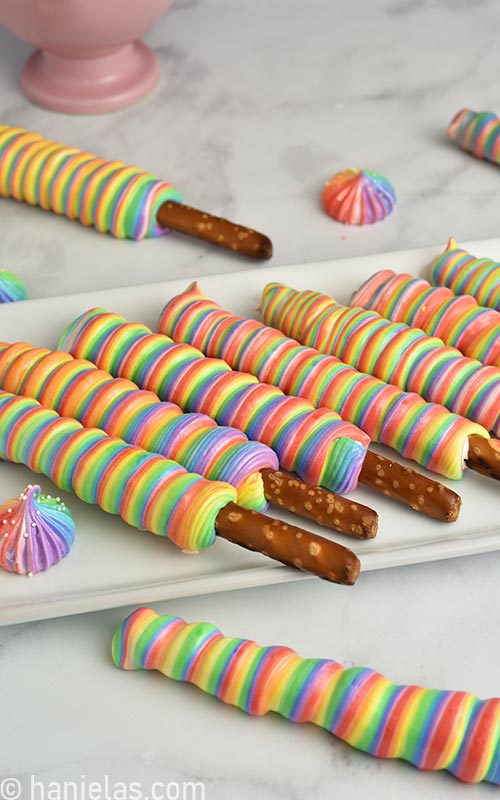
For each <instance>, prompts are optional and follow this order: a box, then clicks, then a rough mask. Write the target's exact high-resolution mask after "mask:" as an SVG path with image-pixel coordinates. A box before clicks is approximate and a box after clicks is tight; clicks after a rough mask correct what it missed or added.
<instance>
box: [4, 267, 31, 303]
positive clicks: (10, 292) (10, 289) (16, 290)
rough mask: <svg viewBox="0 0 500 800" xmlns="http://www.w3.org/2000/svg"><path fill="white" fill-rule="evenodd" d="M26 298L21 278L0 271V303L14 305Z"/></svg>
mask: <svg viewBox="0 0 500 800" xmlns="http://www.w3.org/2000/svg"><path fill="white" fill-rule="evenodd" d="M27 297H28V293H27V291H26V286H25V284H24V282H23V281H22V280H21V278H18V277H17V275H14V273H13V272H8V271H7V270H6V269H0V303H16V302H18V301H19V300H26V298H27Z"/></svg>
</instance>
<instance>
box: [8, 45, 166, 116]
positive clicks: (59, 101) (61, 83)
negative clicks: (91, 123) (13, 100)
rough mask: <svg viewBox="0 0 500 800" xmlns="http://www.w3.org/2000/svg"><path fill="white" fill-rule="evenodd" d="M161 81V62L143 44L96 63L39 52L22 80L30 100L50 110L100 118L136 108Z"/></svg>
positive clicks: (109, 53)
mask: <svg viewBox="0 0 500 800" xmlns="http://www.w3.org/2000/svg"><path fill="white" fill-rule="evenodd" d="M158 78H159V65H158V59H157V58H156V56H155V55H154V53H153V52H152V50H150V48H149V47H146V45H145V44H143V43H142V42H134V43H132V44H127V45H124V46H123V47H119V48H117V49H116V50H112V51H111V52H108V53H106V54H105V55H102V56H99V57H96V56H94V57H92V58H74V57H72V58H65V57H63V56H59V55H54V54H52V53H49V52H47V51H44V50H37V51H36V52H35V53H33V55H32V56H30V58H29V59H28V60H27V62H26V64H25V66H24V69H23V73H22V78H21V84H22V87H23V90H24V93H25V94H26V96H27V97H28V98H29V99H30V100H32V101H33V102H34V103H37V104H38V105H40V106H44V108H50V109H51V110H52V111H63V112H66V113H69V114H95V113H101V112H104V111H112V110H113V109H117V108H122V107H123V106H127V105H130V104H131V103H135V102H136V101H137V100H140V99H141V97H144V96H145V95H147V94H149V92H151V90H152V89H153V88H154V87H155V86H156V84H157V82H158Z"/></svg>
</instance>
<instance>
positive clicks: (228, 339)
mask: <svg viewBox="0 0 500 800" xmlns="http://www.w3.org/2000/svg"><path fill="white" fill-rule="evenodd" d="M158 327H159V329H160V330H161V331H163V332H164V333H165V334H167V333H168V335H169V336H172V338H173V339H175V340H176V341H179V342H190V343H191V344H192V345H194V346H195V347H199V348H200V350H203V351H204V352H205V353H206V354H207V355H210V356H215V355H217V356H218V357H220V358H224V359H225V360H226V361H227V362H228V363H229V364H231V365H232V366H234V367H238V368H239V369H242V370H246V371H247V372H250V373H252V374H254V375H256V376H257V377H258V378H259V379H261V380H265V381H268V382H269V383H272V384H275V385H277V386H279V387H280V388H281V389H282V390H283V391H285V392H289V393H290V394H296V395H299V396H301V397H305V398H307V399H308V400H310V401H311V402H312V403H313V405H315V406H318V407H320V406H324V407H326V408H333V409H334V410H335V411H337V412H338V413H339V414H340V415H341V416H342V417H343V418H344V419H347V420H349V421H350V422H352V423H354V424H355V425H359V426H360V427H361V428H363V429H364V430H365V431H366V433H368V435H369V436H370V437H371V438H372V439H373V440H374V441H378V442H380V443H381V444H385V445H387V446H388V447H392V448H393V449H395V450H397V452H399V453H401V455H403V456H404V457H405V458H411V459H413V460H414V461H417V462H418V463H419V464H421V465H422V466H424V467H426V468H428V469H431V470H433V471H434V472H437V473H439V474H441V475H444V476H446V477H448V478H453V479H457V478H460V477H461V476H462V474H463V469H464V458H465V455H466V454H467V452H468V451H470V450H471V448H470V446H469V445H470V441H471V439H472V437H473V436H475V437H476V435H477V436H483V437H485V439H486V438H487V437H488V433H487V431H486V430H485V429H484V428H482V427H481V426H479V425H477V424H476V423H472V422H469V421H468V420H466V419H464V418H463V417H459V416H458V415H456V414H451V413H450V412H449V411H447V410H446V409H445V408H443V406H439V405H436V404H431V403H426V402H425V401H424V400H422V398H421V397H419V396H418V395H416V394H414V393H408V392H402V391H401V389H398V388H397V387H395V386H391V385H389V384H386V383H383V382H382V381H380V380H379V379H378V378H373V377H372V376H370V375H365V374H363V373H361V372H358V371H357V370H355V369H354V368H353V367H350V366H348V365H346V364H344V363H343V362H342V361H340V360H339V359H338V358H334V357H332V356H326V355H323V354H321V353H319V352H318V351H317V350H315V349H313V348H311V347H304V346H303V345H300V344H298V342H297V341H295V339H291V338H288V337H287V336H285V335H284V334H283V333H280V331H277V330H276V329H275V328H270V327H268V326H266V325H264V324H263V323H262V322H259V321H257V320H249V319H244V318H242V317H237V316H234V315H232V314H230V313H229V312H227V311H224V310H223V309H222V308H221V307H220V306H219V305H218V304H217V303H215V302H214V301H212V300H209V299H207V298H206V297H204V295H203V294H202V292H201V291H200V290H199V288H198V286H197V285H196V284H193V285H192V286H190V287H189V288H188V290H187V291H185V292H183V293H181V294H180V295H178V296H177V297H174V298H173V299H172V300H170V301H169V302H168V303H167V305H166V306H165V308H164V309H163V312H162V314H161V317H160V321H159V326H158ZM476 438H477V437H476ZM476 438H475V439H474V440H473V441H474V443H475V442H476ZM486 444H487V443H486ZM377 459H378V456H376V455H372V462H373V469H374V471H376V472H377V473H378V475H379V476H380V478H381V480H382V487H383V489H384V490H385V488H386V487H387V490H388V491H390V490H391V485H392V480H394V481H395V482H397V481H400V487H403V485H404V491H405V493H406V496H407V497H408V505H412V502H413V504H414V505H417V504H418V502H420V498H421V497H422V498H424V500H425V502H424V504H423V505H424V506H425V505H426V504H427V503H429V504H431V505H432V504H434V505H433V508H429V513H430V512H433V513H432V515H433V516H436V517H437V518H440V517H439V514H440V513H443V511H445V510H446V508H447V507H448V503H453V500H452V498H451V497H448V492H449V490H448V489H445V488H444V487H441V488H438V489H437V488H436V487H438V486H439V484H438V485H436V484H435V485H434V488H432V487H431V486H428V487H427V489H426V490H425V491H424V490H423V489H422V488H421V484H419V483H418V481H417V479H416V477H415V473H414V472H413V471H411V470H410V471H409V474H408V475H406V477H405V476H404V473H403V474H402V476H401V475H398V476H397V477H396V475H394V474H392V475H391V476H390V478H389V479H388V475H387V473H388V472H389V471H388V469H387V463H386V462H378V461H377ZM366 463H367V462H366V461H365V465H366ZM370 466H371V465H370ZM400 472H401V468H400ZM380 473H382V475H380ZM377 479H378V478H377ZM361 480H364V469H363V470H362V474H361ZM453 494H454V493H452V495H453ZM455 497H456V495H455ZM417 498H419V499H418V501H417ZM444 518H445V519H446V516H445V517H444Z"/></svg>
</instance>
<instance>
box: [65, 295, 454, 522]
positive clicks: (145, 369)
mask: <svg viewBox="0 0 500 800" xmlns="http://www.w3.org/2000/svg"><path fill="white" fill-rule="evenodd" d="M59 347H60V348H61V349H63V350H67V351H69V352H71V353H72V355H74V356H76V357H78V358H88V359H89V360H90V361H92V362H94V363H96V364H97V366H99V367H100V368H101V369H104V370H106V371H108V372H110V373H111V374H112V375H115V376H119V377H124V378H128V379H130V380H133V381H134V382H135V383H137V384H138V385H139V386H141V387H142V388H144V389H149V390H151V391H154V392H155V394H157V395H158V396H159V397H161V398H162V399H163V400H169V401H171V402H175V403H177V404H178V405H179V406H180V407H181V408H183V409H184V410H185V411H198V412H202V413H206V414H208V415H209V416H211V417H213V419H215V420H216V421H217V422H219V423H220V424H224V425H232V426H234V427H237V428H239V429H240V430H242V431H244V432H245V433H246V434H247V435H248V436H249V437H250V438H252V439H257V440H259V441H261V442H264V443H265V444H268V445H269V446H271V447H272V448H273V449H275V450H276V453H277V454H278V457H279V460H280V464H281V466H282V468H283V469H285V470H286V471H288V472H296V473H298V475H299V477H301V478H302V479H303V480H306V481H308V482H309V483H313V484H316V485H321V486H324V487H326V488H329V489H331V490H332V491H347V488H346V487H347V486H349V487H350V488H354V487H355V486H356V483H357V480H358V476H360V475H361V479H362V481H363V483H366V484H367V485H370V486H373V487H374V488H375V489H376V490H377V491H379V492H381V493H383V494H384V495H387V496H390V497H395V498H396V499H398V500H400V501H401V502H404V503H406V504H407V505H410V506H411V507H412V508H415V509H417V510H418V511H420V512H422V513H424V514H428V515H430V516H434V517H437V518H438V519H442V520H445V521H453V520H455V519H456V518H457V516H458V513H459V510H460V504H461V500H460V498H459V496H458V495H457V494H455V492H451V491H449V490H447V489H445V487H443V486H442V485H440V484H437V483H436V482H435V481H431V480H430V479H428V478H426V477H424V476H420V475H418V473H415V472H414V471H413V470H408V469H406V468H404V467H401V466H400V465H398V464H395V463H394V462H390V461H389V460H388V459H384V458H383V457H382V456H377V455H374V454H368V451H366V449H365V448H366V445H367V444H368V442H369V437H368V436H367V435H366V434H364V433H362V432H361V431H360V430H359V428H357V427H355V426H353V425H348V424H347V423H341V422H340V417H339V416H338V414H332V412H331V411H329V410H327V409H326V408H318V409H317V411H316V415H317V416H315V414H314V411H313V407H312V405H311V404H310V403H307V402H305V401H304V400H299V399H298V398H296V397H290V396H288V397H287V396H283V394H282V393H281V392H280V391H279V390H277V389H276V388H275V387H272V386H269V385H268V384H259V383H258V381H257V379H256V378H253V377H252V376H251V375H249V374H248V373H247V372H245V373H243V372H232V371H231V370H230V368H229V366H228V364H227V363H226V362H225V361H221V360H220V359H214V358H203V356H202V354H201V352H200V351H199V350H196V349H195V348H193V347H188V346H186V345H176V344H174V343H173V342H172V340H171V339H168V338H167V337H165V336H159V335H158V334H152V333H151V331H149V329H148V328H146V327H145V326H144V325H139V324H135V323H134V324H133V323H126V322H125V321H124V319H123V318H122V317H119V316H118V315H116V314H111V313H109V312H105V311H103V310H102V309H93V310H91V311H88V312H86V313H85V314H82V315H81V316H80V317H79V318H78V319H77V320H76V321H75V322H73V323H72V324H71V325H70V326H69V327H68V329H67V330H66V331H65V333H64V334H63V336H62V337H61V340H60V343H59ZM276 392H278V393H277V394H276ZM301 403H302V404H304V403H305V405H301ZM291 411H293V426H292V427H290V424H289V423H290V413H291ZM325 424H326V426H327V427H326V428H325ZM324 434H326V438H325V436H324ZM335 437H340V439H339V438H335ZM346 437H353V438H357V439H361V441H362V442H363V447H362V449H361V444H360V442H359V441H353V440H351V439H350V438H346ZM321 442H323V444H321ZM325 454H326V456H325ZM340 486H342V487H344V488H343V489H341V488H340Z"/></svg>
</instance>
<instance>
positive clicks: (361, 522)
mask: <svg viewBox="0 0 500 800" xmlns="http://www.w3.org/2000/svg"><path fill="white" fill-rule="evenodd" d="M0 389H3V390H4V391H7V392H11V393H12V394H16V395H20V396H23V397H31V398H32V399H34V400H38V401H39V402H40V403H41V404H42V405H43V406H45V407H46V408H52V409H54V411H57V413H58V414H61V415H62V416H64V417H71V418H73V419H77V420H78V421H79V422H81V423H82V425H84V426H85V427H87V428H101V430H103V431H104V432H105V433H107V434H109V435H111V436H118V437H119V438H120V439H123V440H124V441H126V442H127V443H128V444H134V445H137V446H138V447H141V448H143V449H144V450H148V451H149V452H151V453H158V454H159V455H161V456H164V457H165V458H171V459H173V460H174V461H177V462H178V463H179V464H180V465H181V466H182V467H184V468H185V469H187V470H188V472H194V473H197V474H199V475H202V477H204V478H208V479H209V480H221V481H227V482H228V483H230V484H231V485H232V486H234V487H235V489H236V490H237V492H238V498H237V499H238V502H239V504H240V505H243V506H245V508H253V509H254V510H256V511H263V510H264V509H265V506H266V505H267V503H266V500H267V501H269V502H271V503H272V504H273V505H276V506H279V507H282V508H286V509H289V510H290V511H292V512H295V513H297V514H299V516H305V517H307V518H309V519H314V520H315V521H316V522H318V523H319V524H320V525H325V526H326V527H329V528H333V529H334V530H339V531H341V532H343V533H347V534H349V535H352V536H356V537H358V538H371V537H373V536H374V535H375V533H376V530H377V514H376V512H375V511H372V509H370V508H367V507H366V506H362V505H359V504H355V503H352V502H351V501H349V500H347V499H345V498H343V497H341V496H340V495H338V494H334V493H332V492H322V491H321V490H319V489H318V488H317V487H316V486H315V485H313V484H311V483H308V482H307V481H302V480H299V479H298V478H297V477H295V476H292V475H288V476H286V475H285V474H284V473H279V472H277V471H276V470H277V468H278V458H277V456H276V453H275V452H274V450H271V448H270V447H267V446H266V445H264V444H261V443H260V442H254V441H249V440H248V439H247V437H246V436H245V434H244V433H242V432H241V431H238V430H236V429H235V428H229V427H226V426H218V425H217V424H216V423H215V422H214V421H213V420H212V419H211V418H210V417H208V416H206V415H205V414H193V413H191V414H184V413H183V412H182V411H181V409H180V408H179V406H177V405H175V404H174V403H169V402H161V401H160V400H159V398H158V397H157V395H156V394H153V392H148V391H144V390H141V389H138V388H137V386H136V384H134V383H132V382H131V381H128V380H125V379H123V378H112V377H111V375H109V373H107V372H104V371H103V370H100V369H97V367H96V366H95V364H92V363H91V362H90V361H86V360H84V359H78V358H73V357H72V356H71V355H69V354H68V353H63V352H62V351H51V350H47V349H46V348H42V347H32V346H31V345H29V344H27V343H26V342H16V343H14V344H6V343H0ZM265 489H266V492H265V491H264V490H265Z"/></svg>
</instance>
